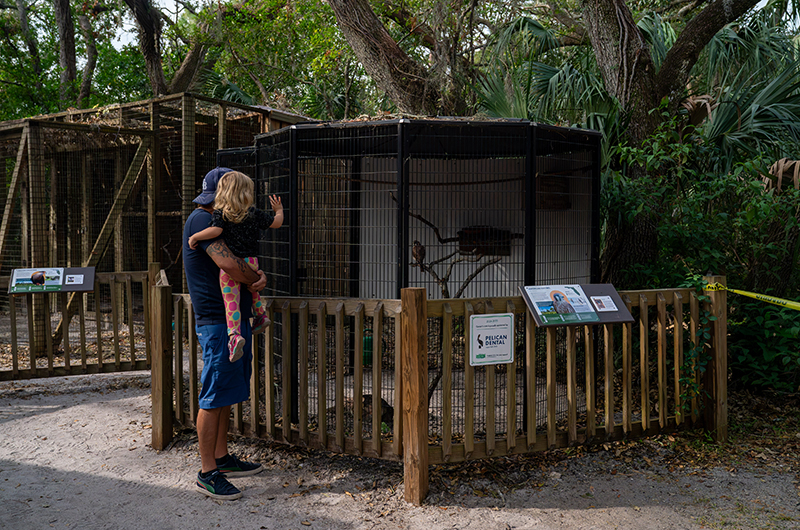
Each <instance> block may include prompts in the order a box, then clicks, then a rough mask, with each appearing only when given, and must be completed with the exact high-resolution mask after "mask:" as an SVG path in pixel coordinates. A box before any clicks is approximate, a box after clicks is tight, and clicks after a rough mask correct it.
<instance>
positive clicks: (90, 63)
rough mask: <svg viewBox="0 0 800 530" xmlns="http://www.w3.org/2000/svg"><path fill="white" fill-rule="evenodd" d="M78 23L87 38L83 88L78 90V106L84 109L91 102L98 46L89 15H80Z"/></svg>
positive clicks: (82, 80)
mask: <svg viewBox="0 0 800 530" xmlns="http://www.w3.org/2000/svg"><path fill="white" fill-rule="evenodd" d="M78 24H80V27H81V31H82V32H83V38H84V39H85V40H86V65H85V66H84V67H83V76H82V77H81V89H80V92H78V108H79V109H82V108H84V107H85V106H88V104H89V96H90V95H91V91H92V78H93V77H94V68H95V66H96V65H97V46H96V44H95V39H94V32H93V31H92V24H91V22H89V17H87V16H86V15H80V16H79V17H78Z"/></svg>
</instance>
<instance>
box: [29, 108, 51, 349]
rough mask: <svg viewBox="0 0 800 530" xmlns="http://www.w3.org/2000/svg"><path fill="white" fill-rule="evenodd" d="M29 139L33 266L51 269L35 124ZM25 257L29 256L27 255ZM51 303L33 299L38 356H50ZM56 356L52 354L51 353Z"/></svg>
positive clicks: (41, 153)
mask: <svg viewBox="0 0 800 530" xmlns="http://www.w3.org/2000/svg"><path fill="white" fill-rule="evenodd" d="M29 131H30V132H29V137H28V185H29V188H28V192H29V198H28V201H29V204H30V247H29V250H30V266H31V267H47V266H48V265H49V264H50V257H49V252H48V251H49V248H50V246H49V233H50V230H49V228H48V226H47V224H48V223H47V220H48V213H49V208H48V206H47V197H46V196H45V192H46V189H47V187H46V186H45V161H44V149H43V146H42V135H41V127H40V126H39V125H37V124H31V125H30V129H29ZM23 257H25V255H24V254H23ZM48 300H49V298H48V297H46V296H34V297H33V326H34V327H33V329H32V330H31V332H32V333H33V334H34V336H35V337H36V354H37V355H41V354H44V353H47V350H46V349H45V344H46V341H47V340H50V339H51V337H47V338H46V337H45V334H46V331H45V320H46V319H47V320H48V323H49V318H50V307H49V306H48V305H46V302H47V301H48ZM50 354H52V351H50Z"/></svg>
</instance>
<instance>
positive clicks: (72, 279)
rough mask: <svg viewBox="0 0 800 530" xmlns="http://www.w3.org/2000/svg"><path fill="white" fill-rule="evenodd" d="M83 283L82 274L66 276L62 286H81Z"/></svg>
mask: <svg viewBox="0 0 800 530" xmlns="http://www.w3.org/2000/svg"><path fill="white" fill-rule="evenodd" d="M82 283H83V274H67V278H66V281H65V282H64V285H81V284H82Z"/></svg>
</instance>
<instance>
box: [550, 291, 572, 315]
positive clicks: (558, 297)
mask: <svg viewBox="0 0 800 530" xmlns="http://www.w3.org/2000/svg"><path fill="white" fill-rule="evenodd" d="M553 307H554V308H555V310H556V313H574V312H575V308H574V307H572V304H570V303H569V300H567V298H566V297H565V296H564V295H563V294H561V293H554V294H553Z"/></svg>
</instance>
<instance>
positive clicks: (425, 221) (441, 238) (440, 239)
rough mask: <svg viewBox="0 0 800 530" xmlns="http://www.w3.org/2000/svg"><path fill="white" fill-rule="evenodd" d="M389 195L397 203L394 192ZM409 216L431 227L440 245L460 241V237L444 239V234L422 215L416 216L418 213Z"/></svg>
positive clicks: (409, 213)
mask: <svg viewBox="0 0 800 530" xmlns="http://www.w3.org/2000/svg"><path fill="white" fill-rule="evenodd" d="M389 195H390V196H391V197H392V200H393V201H394V202H397V198H396V197H395V196H394V193H393V192H391V191H390V192H389ZM408 215H410V216H411V217H413V218H414V219H418V220H419V221H420V222H422V224H424V225H426V226H428V227H430V229H431V230H433V233H434V234H436V239H437V240H438V241H439V243H442V244H444V243H453V242H454V241H458V236H456V237H448V238H443V237H442V234H441V233H440V232H439V229H438V228H437V227H436V225H434V224H433V223H432V222H430V221H428V220H427V219H425V218H424V217H422V216H421V215H419V214H416V213H411V211H410V210H409V212H408Z"/></svg>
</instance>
